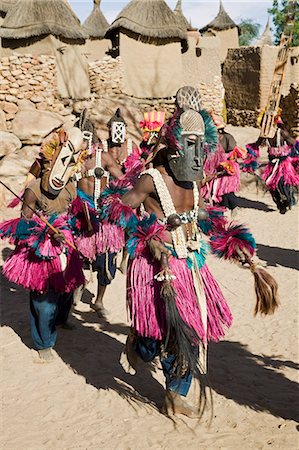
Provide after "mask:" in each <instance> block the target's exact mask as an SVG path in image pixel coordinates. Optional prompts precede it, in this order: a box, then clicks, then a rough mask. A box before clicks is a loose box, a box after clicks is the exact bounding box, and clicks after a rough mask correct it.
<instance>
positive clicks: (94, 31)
mask: <svg viewBox="0 0 299 450" xmlns="http://www.w3.org/2000/svg"><path fill="white" fill-rule="evenodd" d="M100 4H101V0H94V7H93V10H92V12H91V14H90V15H89V16H88V17H87V19H86V20H85V22H84V24H83V26H82V28H83V30H84V33H85V34H86V35H87V36H88V37H89V38H94V39H103V38H104V36H105V34H106V32H107V30H108V28H109V23H108V22H107V20H106V18H105V16H104V14H103V13H102V11H101V10H100Z"/></svg>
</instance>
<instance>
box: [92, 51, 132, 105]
mask: <svg viewBox="0 0 299 450" xmlns="http://www.w3.org/2000/svg"><path fill="white" fill-rule="evenodd" d="M89 79H90V85H91V92H93V93H95V94H97V96H99V97H101V96H103V95H107V94H108V95H109V94H111V95H117V94H121V93H122V92H123V91H124V68H123V64H122V61H121V58H120V57H119V56H118V57H117V58H112V57H111V56H105V57H104V58H103V59H101V60H97V61H92V62H90V63H89Z"/></svg>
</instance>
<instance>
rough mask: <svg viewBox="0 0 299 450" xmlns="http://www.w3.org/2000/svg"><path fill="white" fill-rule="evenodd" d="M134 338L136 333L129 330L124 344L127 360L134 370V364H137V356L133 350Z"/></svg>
mask: <svg viewBox="0 0 299 450" xmlns="http://www.w3.org/2000/svg"><path fill="white" fill-rule="evenodd" d="M135 340H136V335H135V333H134V331H130V333H129V335H128V337H127V340H126V346H125V353H126V355H127V359H128V362H129V364H130V366H131V367H132V368H133V369H134V370H135V371H136V370H137V369H136V366H137V364H138V360H139V356H138V354H137V353H136V350H135V345H134V344H135Z"/></svg>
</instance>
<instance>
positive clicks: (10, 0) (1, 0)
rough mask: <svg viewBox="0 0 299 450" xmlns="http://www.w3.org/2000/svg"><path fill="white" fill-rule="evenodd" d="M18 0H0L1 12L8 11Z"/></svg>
mask: <svg viewBox="0 0 299 450" xmlns="http://www.w3.org/2000/svg"><path fill="white" fill-rule="evenodd" d="M16 2H17V0H0V12H3V13H7V12H8V10H9V8H11V6H13V5H14V4H15V3H16Z"/></svg>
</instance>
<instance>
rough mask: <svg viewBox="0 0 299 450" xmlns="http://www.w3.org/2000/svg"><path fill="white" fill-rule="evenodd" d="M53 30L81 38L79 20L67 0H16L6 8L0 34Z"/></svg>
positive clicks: (20, 36) (22, 36)
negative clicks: (16, 0)
mask: <svg viewBox="0 0 299 450" xmlns="http://www.w3.org/2000/svg"><path fill="white" fill-rule="evenodd" d="M49 34H52V35H54V36H59V37H62V38H66V39H73V40H82V39H85V34H84V32H83V30H82V28H81V25H80V21H79V19H78V18H77V17H76V15H75V13H74V12H73V11H72V9H71V7H70V6H69V4H68V3H67V1H66V0H18V2H17V3H16V4H15V5H13V6H12V7H10V8H9V10H8V13H7V15H6V17H5V19H4V21H3V23H2V25H1V27H0V37H2V38H5V39H26V38H30V37H33V36H44V35H49Z"/></svg>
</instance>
